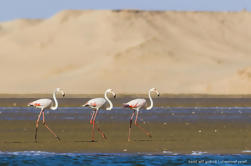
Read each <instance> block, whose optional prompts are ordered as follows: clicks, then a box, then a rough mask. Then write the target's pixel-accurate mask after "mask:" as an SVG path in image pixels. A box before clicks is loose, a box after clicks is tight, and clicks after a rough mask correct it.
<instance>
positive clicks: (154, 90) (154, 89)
mask: <svg viewBox="0 0 251 166" xmlns="http://www.w3.org/2000/svg"><path fill="white" fill-rule="evenodd" d="M150 91H152V92H155V93H157V95H158V96H160V93H159V91H158V90H157V89H156V88H152V89H150Z"/></svg>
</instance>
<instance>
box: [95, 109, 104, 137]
mask: <svg viewBox="0 0 251 166" xmlns="http://www.w3.org/2000/svg"><path fill="white" fill-rule="evenodd" d="M97 114H98V109H96V111H95V115H94V117H93V120H92V125H93V126H92V142H94V141H95V138H94V136H95V129H96V130H98V132H99V133H100V134H101V136H102V137H103V138H104V139H107V138H106V136H105V134H104V133H103V131H102V130H101V129H100V128H99V127H98V126H97V125H95V119H96V116H97Z"/></svg>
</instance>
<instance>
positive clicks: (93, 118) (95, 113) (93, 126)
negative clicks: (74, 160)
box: [91, 109, 98, 142]
mask: <svg viewBox="0 0 251 166" xmlns="http://www.w3.org/2000/svg"><path fill="white" fill-rule="evenodd" d="M97 112H98V109H96V111H95V112H94V113H93V115H94V117H93V116H92V119H91V120H92V142H95V119H96V116H97Z"/></svg>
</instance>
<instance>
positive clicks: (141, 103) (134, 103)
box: [124, 88, 160, 142]
mask: <svg viewBox="0 0 251 166" xmlns="http://www.w3.org/2000/svg"><path fill="white" fill-rule="evenodd" d="M151 92H155V93H157V95H158V96H159V95H160V93H159V92H158V90H157V89H156V88H152V89H150V90H149V91H148V96H149V99H150V103H151V104H150V106H149V107H147V108H146V109H147V110H151V109H152V108H153V100H152V97H151ZM145 106H146V100H145V99H134V100H131V101H129V102H128V103H124V107H127V108H130V109H132V110H133V113H132V116H131V118H130V125H129V133H128V142H130V141H131V138H130V137H131V128H132V120H133V117H134V114H135V111H137V112H136V118H135V121H134V124H135V125H136V126H137V127H138V128H140V129H141V130H142V131H143V132H144V133H145V134H146V135H147V136H148V137H150V138H151V137H152V135H151V134H150V133H149V132H148V131H147V130H145V129H144V128H143V127H141V126H140V125H139V124H138V123H137V119H138V114H139V110H140V109H141V108H143V107H145Z"/></svg>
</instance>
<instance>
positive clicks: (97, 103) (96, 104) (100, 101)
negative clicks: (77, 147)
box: [83, 89, 116, 142]
mask: <svg viewBox="0 0 251 166" xmlns="http://www.w3.org/2000/svg"><path fill="white" fill-rule="evenodd" d="M107 93H111V94H112V95H113V97H114V98H116V93H115V92H113V90H112V89H107V90H106V91H105V98H95V99H91V100H89V101H87V102H86V103H85V104H84V105H83V107H89V108H92V109H93V111H92V113H91V119H90V124H92V142H94V141H95V139H94V134H95V133H94V132H95V131H94V130H95V128H96V129H97V130H98V132H99V133H100V134H101V136H102V137H103V138H104V139H107V138H106V136H105V134H104V133H103V131H102V130H100V128H98V127H97V125H96V126H95V119H96V116H97V114H98V110H99V109H100V108H101V107H102V106H103V105H104V104H105V103H106V102H108V103H109V105H110V106H109V107H108V108H106V110H112V108H113V104H112V102H111V101H110V100H109V99H108V97H107Z"/></svg>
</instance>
